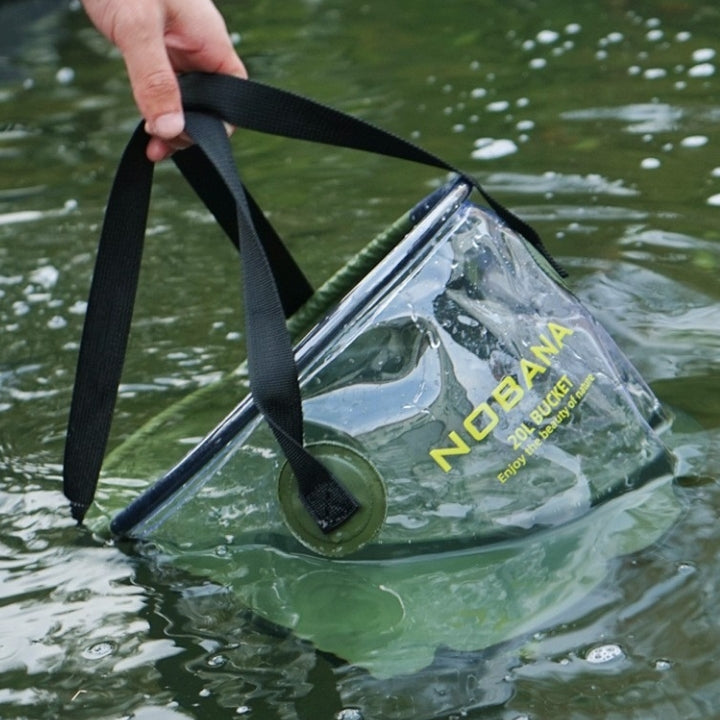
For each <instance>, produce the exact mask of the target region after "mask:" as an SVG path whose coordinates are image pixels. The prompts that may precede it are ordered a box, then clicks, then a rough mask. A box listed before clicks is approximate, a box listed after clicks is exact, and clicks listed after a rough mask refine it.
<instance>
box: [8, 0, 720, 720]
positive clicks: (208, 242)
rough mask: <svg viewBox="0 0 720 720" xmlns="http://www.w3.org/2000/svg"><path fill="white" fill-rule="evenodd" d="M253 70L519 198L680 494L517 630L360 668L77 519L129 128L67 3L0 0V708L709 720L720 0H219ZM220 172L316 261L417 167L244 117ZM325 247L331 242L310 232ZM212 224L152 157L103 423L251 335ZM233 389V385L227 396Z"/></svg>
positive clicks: (148, 405) (718, 686)
mask: <svg viewBox="0 0 720 720" xmlns="http://www.w3.org/2000/svg"><path fill="white" fill-rule="evenodd" d="M220 7H221V8H222V10H223V12H224V13H225V15H226V17H227V19H228V24H229V26H230V28H231V29H232V31H233V32H235V33H237V39H238V43H239V48H240V51H241V53H242V55H243V58H244V59H245V60H246V62H247V65H248V67H249V70H250V72H251V74H252V75H253V76H254V77H256V78H258V79H261V80H265V81H267V82H271V83H273V84H277V85H281V86H283V87H286V88H288V89H291V90H295V91H298V92H302V93H306V94H310V95H313V96H315V97H317V98H318V99H321V100H323V101H325V102H328V103H330V104H333V105H336V106H338V107H340V108H342V109H344V110H348V111H351V112H354V113H357V114H359V115H361V116H362V117H364V118H367V119H369V120H371V121H373V122H376V123H378V124H381V125H383V126H385V127H387V128H388V129H390V130H393V131H395V132H397V133H400V134H402V135H405V136H408V137H411V138H413V139H416V140H417V141H418V142H420V143H422V144H424V145H425V146H426V147H427V148H428V149H430V150H432V151H434V152H436V153H437V154H440V155H442V156H444V157H446V158H447V159H448V160H449V161H450V162H452V163H454V164H457V165H461V166H463V167H466V168H467V169H468V170H469V171H471V172H474V173H476V174H477V175H478V176H479V177H480V178H481V179H482V180H483V181H484V183H485V184H486V186H487V187H488V189H490V190H491V191H492V192H493V193H494V194H495V195H496V196H497V197H498V198H500V199H501V200H502V201H503V202H504V203H505V204H507V205H509V206H510V207H512V208H513V209H515V210H516V211H517V212H518V213H519V214H520V215H521V216H522V217H524V218H525V219H527V220H529V221H531V222H532V223H533V224H534V225H535V226H536V227H537V228H538V230H539V231H540V232H541V234H542V235H543V237H544V238H545V240H546V243H547V245H548V246H549V247H550V248H551V249H552V251H553V252H554V253H555V255H557V256H558V257H559V258H560V259H561V261H562V262H563V263H564V264H565V265H566V266H567V267H568V268H569V269H570V270H571V272H572V276H571V284H572V286H573V288H574V289H575V290H576V291H577V292H578V294H579V295H580V296H581V297H582V298H584V299H585V300H586V301H587V303H588V305H589V306H590V307H592V308H593V309H594V311H595V312H596V314H597V315H598V316H599V317H600V318H601V319H602V320H603V322H604V323H605V324H606V326H607V327H608V329H609V330H610V331H611V333H612V334H613V336H614V337H615V338H616V339H617V341H618V342H619V344H620V345H621V346H622V347H623V349H624V350H625V351H626V352H627V353H628V355H629V356H630V357H631V359H632V360H633V361H634V363H635V364H636V365H637V366H638V368H639V369H640V370H641V372H642V373H643V374H644V375H645V377H646V378H647V380H648V381H649V382H650V384H651V385H652V387H653V389H654V390H655V392H656V393H657V395H658V396H659V397H660V399H661V400H662V401H663V402H665V403H666V404H668V406H670V407H671V408H672V409H673V410H674V412H675V413H676V416H677V421H676V423H675V427H674V429H673V432H672V433H671V436H670V438H669V442H670V444H671V445H672V446H673V448H674V449H675V452H676V454H677V456H678V476H679V477H678V480H677V483H676V486H677V487H676V490H677V495H678V502H679V504H680V505H681V506H682V507H683V508H684V511H683V514H682V516H681V518H680V519H679V520H678V521H677V522H676V523H675V524H674V525H673V527H672V528H671V530H670V531H669V532H668V533H666V534H665V535H664V536H663V537H662V539H661V540H660V541H658V542H657V543H655V544H653V545H652V546H651V547H648V548H647V549H645V550H642V551H640V552H638V553H635V554H633V555H631V556H626V557H623V558H620V559H618V560H617V561H616V562H615V563H614V564H613V565H612V566H611V567H610V568H609V574H608V577H607V579H606V580H605V581H604V583H603V584H602V585H601V586H600V587H599V588H597V589H596V590H595V591H594V592H593V593H592V594H591V595H590V596H589V597H588V598H587V599H586V600H584V601H583V602H582V603H581V604H580V606H578V607H575V608H573V610H572V611H571V612H568V613H566V614H565V615H563V616H561V617H558V618H557V619H556V621H555V622H553V623H552V624H550V625H549V626H545V627H540V628H537V632H536V634H534V635H533V636H532V637H530V638H527V637H524V638H519V639H518V641H517V642H514V643H510V644H509V645H508V646H503V647H500V648H490V649H486V650H484V651H483V650H482V649H478V650H479V652H478V653H474V654H454V653H450V652H442V651H441V652H440V653H439V654H438V656H437V659H436V662H435V664H434V665H433V666H432V667H431V668H429V669H427V670H426V671H423V672H422V673H420V674H419V675H416V676H407V677H402V678H397V679H395V680H392V681H384V682H378V681H375V680H374V679H373V678H371V677H369V676H367V675H366V674H364V673H363V672H361V671H358V670H357V669H355V668H352V667H349V666H346V665H345V664H343V662H342V661H341V660H339V659H337V658H333V657H329V656H325V655H321V654H318V653H316V652H315V651H314V650H313V648H312V647H311V646H309V645H308V644H306V643H303V642H300V641H299V640H297V639H296V638H294V637H293V636H292V635H287V634H279V633H276V632H274V631H273V630H272V629H271V628H267V627H265V626H263V625H262V624H261V623H258V621H257V620H256V619H255V618H252V617H251V616H249V615H248V614H247V613H245V612H243V609H242V608H241V607H238V605H237V603H236V602H235V601H234V599H233V597H232V596H231V595H229V594H228V593H226V592H224V591H223V589H222V588H220V587H217V586H215V585H213V584H211V583H206V582H203V581H200V580H198V579H197V578H195V577H192V576H189V575H185V574H183V573H181V572H179V571H178V570H175V569H173V568H172V567H171V566H160V567H158V566H156V565H154V564H151V563H150V562H149V561H148V560H146V559H145V558H144V557H143V556H142V555H141V554H138V553H136V552H135V551H133V549H132V548H123V549H120V548H117V547H114V546H112V545H110V544H106V543H103V542H101V541H100V540H98V539H97V538H93V537H91V536H89V535H88V534H86V533H83V532H82V531H78V530H77V529H76V528H75V527H74V526H73V524H72V522H71V521H70V520H69V519H68V517H67V511H66V506H65V502H64V500H63V498H62V495H61V493H60V482H61V481H60V474H61V471H60V462H61V457H62V448H63V435H64V430H65V421H66V415H67V410H68V404H69V397H70V390H71V383H72V377H73V371H74V362H75V357H76V351H77V346H78V341H79V337H80V330H81V325H82V318H83V312H84V302H85V298H86V294H87V289H88V286H89V279H90V274H91V271H92V263H93V257H94V251H95V246H96V241H97V240H96V238H97V230H98V224H99V223H100V221H101V219H102V210H103V205H104V202H105V197H106V194H107V189H108V186H109V182H110V179H111V177H112V173H113V170H114V164H115V162H116V161H117V158H118V156H119V153H120V152H121V150H122V147H123V145H124V143H125V142H126V139H127V138H128V136H129V133H130V132H131V130H132V128H133V127H134V126H135V123H136V122H137V117H136V111H135V109H134V107H133V105H132V102H131V99H130V94H129V90H128V87H127V81H126V79H125V76H124V71H123V68H122V64H121V62H120V61H119V59H118V57H117V55H116V53H114V52H113V51H112V50H111V49H110V48H109V47H108V46H107V45H106V44H105V43H104V42H103V41H102V40H101V39H100V38H99V37H98V35H97V33H95V31H93V30H92V29H91V28H90V27H89V25H88V23H87V21H86V20H85V19H84V17H83V15H82V13H81V12H80V11H78V9H77V8H76V7H75V5H74V4H73V3H70V4H65V3H62V4H57V3H50V2H42V0H25V1H22V0H10V1H6V2H3V3H0V168H1V169H2V172H1V173H0V327H1V328H2V338H3V343H2V347H3V350H2V353H1V354H0V507H1V508H2V513H1V514H0V577H1V578H2V584H1V585H0V588H2V589H1V590H0V594H1V596H2V610H1V612H0V673H2V682H1V683H0V716H2V717H4V718H55V717H66V716H70V715H71V714H72V716H73V717H75V718H92V719H97V718H126V717H127V718H129V717H134V718H173V719H174V718H213V719H215V718H224V717H226V718H231V717H238V716H248V717H255V718H262V719H263V720H265V719H268V720H269V719H271V718H283V719H284V718H292V719H294V718H303V719H304V718H313V720H315V719H320V720H322V719H325V718H327V719H330V718H335V717H338V718H342V719H343V720H348V718H353V717H359V716H358V715H353V713H354V712H355V709H357V710H358V711H359V712H360V713H361V714H362V717H364V718H365V719H366V720H370V719H373V720H374V719H377V718H381V719H383V720H384V719H385V718H393V717H398V718H400V717H402V718H414V719H416V720H417V719H419V718H461V717H462V718H464V717H468V718H491V719H493V720H511V719H519V718H533V719H545V718H556V717H572V718H574V719H584V718H593V719H596V718H597V719H599V718H606V719H611V718H618V719H619V718H623V719H624V720H625V719H627V718H647V717H662V718H683V719H692V718H708V717H712V716H713V715H714V714H715V713H716V708H717V707H718V705H720V681H718V678H719V677H720V666H719V660H718V654H717V647H718V644H719V643H720V628H719V627H718V622H717V619H716V616H717V612H716V609H717V607H718V605H719V603H720V572H719V571H718V568H717V562H716V558H717V556H718V552H720V531H719V530H718V523H717V512H718V511H717V508H718V507H720V486H719V482H718V479H719V478H720V473H719V472H718V467H719V466H720V447H719V445H718V439H719V436H718V433H719V428H720V367H719V366H720V352H719V351H720V319H719V318H720V312H719V310H720V307H719V305H720V285H719V284H718V267H719V266H720V240H719V239H718V238H719V237H720V233H719V232H718V217H719V214H720V156H719V155H718V153H717V148H718V146H719V144H720V134H719V133H718V130H717V124H718V123H717V121H718V119H720V103H719V102H718V91H719V90H720V77H718V71H719V70H720V60H719V57H720V56H719V55H718V53H720V45H719V44H718V37H720V10H718V9H717V8H716V7H715V6H714V5H712V4H710V3H702V2H688V3H676V2H632V3H630V2H623V1H622V0H605V1H603V2H590V1H589V0H587V1H581V2H570V1H569V0H565V1H563V2H554V3H547V2H545V3H543V2H539V1H538V2H533V1H531V0H510V1H509V2H505V3H490V2H484V1H482V2H478V0H473V1H471V0H450V1H449V2H444V3H437V2H436V3H430V2H424V1H420V0H397V1H396V2H394V3H374V2H368V3H362V4H361V3H357V4H356V3H348V2H343V1H342V0H313V1H311V0H306V1H304V2H302V1H300V0H292V1H291V2H284V3H270V2H256V3H252V4H250V3H244V4H236V3H231V2H223V3H221V4H220ZM234 142H235V147H236V148H237V151H238V158H239V160H240V164H241V168H242V171H243V173H244V176H245V177H246V178H247V180H248V184H249V185H250V187H251V188H252V189H253V191H254V192H255V194H256V195H257V197H258V198H259V199H260V200H261V202H262V203H263V204H264V205H265V206H266V207H267V209H268V210H270V211H271V212H272V217H273V220H274V222H276V224H277V226H278V227H279V228H280V229H281V230H282V231H283V233H284V235H285V236H286V238H287V240H288V244H289V245H290V247H291V248H292V249H293V250H294V251H295V252H296V253H297V255H298V257H299V258H300V260H301V262H302V264H303V266H304V267H305V268H306V269H307V271H308V274H309V275H310V277H311V278H312V279H313V280H314V281H316V282H317V281H320V280H322V279H323V278H325V277H326V276H327V275H328V274H329V273H330V272H332V271H333V270H334V269H335V268H337V267H339V266H340V265H342V264H343V262H344V261H345V260H347V258H349V257H351V256H352V254H353V253H355V252H356V251H357V250H358V249H360V248H361V247H362V246H363V245H364V244H365V243H366V242H367V240H368V239H369V238H370V237H371V236H372V235H373V234H374V233H375V232H377V231H379V230H380V229H382V228H383V227H384V226H385V225H386V224H387V223H388V222H390V221H391V220H393V219H394V218H395V217H396V216H397V215H398V214H399V213H401V212H402V211H404V209H405V208H407V207H408V206H410V205H411V204H412V203H413V202H414V201H415V200H417V199H418V198H419V197H421V196H422V195H423V194H425V193H426V192H427V190H428V189H429V188H431V187H432V186H433V185H434V184H436V183H437V182H438V180H439V179H441V178H439V177H438V175H437V173H434V172H433V171H426V170H419V171H418V170H417V169H416V168H412V167H410V168H409V167H408V166H406V165H404V164H402V163H397V162H393V161H389V160H383V159H378V158H364V157H360V156H358V155H357V154H353V153H345V152H342V151H336V150H327V149H318V148H311V147H309V146H305V145H301V144H298V145H291V144H289V143H286V142H284V141H280V140H275V139H268V138H261V137H258V136H255V135H246V136H243V135H241V134H240V133H239V134H238V136H237V137H236V139H235V141H234ZM329 248H330V249H331V250H329ZM240 318H241V308H240V299H239V291H238V272H237V265H236V264H235V261H234V257H233V253H232V249H231V247H230V245H229V244H228V243H227V242H226V241H225V240H224V239H223V238H222V237H221V235H220V233H219V232H218V231H217V230H215V229H214V228H213V226H212V224H211V223H210V222H209V219H208V216H207V214H206V213H205V212H204V211H203V210H202V208H200V206H199V205H198V204H197V203H195V202H194V201H193V199H192V197H191V194H190V192H189V191H188V190H187V189H185V188H184V187H183V186H182V183H181V181H180V180H179V179H178V177H177V174H176V172H175V171H174V168H173V167H172V166H171V165H170V164H168V165H167V166H162V167H161V168H159V169H158V172H157V177H156V186H155V190H154V200H153V208H152V214H151V220H150V233H149V239H148V248H147V253H146V257H145V260H144V266H143V276H142V279H141V287H140V291H139V298H138V306H137V311H136V317H135V324H134V328H133V335H132V339H131V349H130V354H129V356H128V360H127V364H126V369H125V374H124V376H123V385H122V388H121V398H120V402H119V404H118V409H117V415H116V418H115V424H114V427H113V436H112V440H111V442H112V444H113V445H116V444H118V443H119V442H120V441H121V440H122V439H123V438H124V437H126V436H127V435H128V434H129V433H131V432H132V430H133V429H135V428H136V427H138V426H139V425H140V424H141V423H142V422H143V421H144V420H146V419H147V418H149V417H152V416H153V415H154V414H155V413H156V412H157V411H158V410H159V409H161V408H163V407H166V406H167V405H169V404H170V403H171V402H173V401H174V400H177V399H179V398H180V397H182V396H183V395H184V394H185V393H187V392H189V391H190V390H192V389H195V388H197V387H201V386H203V385H204V384H207V383H209V382H212V381H213V380H214V379H216V378H217V377H219V376H220V375H222V374H223V373H226V372H228V371H230V370H232V369H233V368H234V367H235V366H236V365H237V363H238V361H239V360H240V359H241V358H242V354H243V329H242V324H241V322H240ZM228 409H229V408H228Z"/></svg>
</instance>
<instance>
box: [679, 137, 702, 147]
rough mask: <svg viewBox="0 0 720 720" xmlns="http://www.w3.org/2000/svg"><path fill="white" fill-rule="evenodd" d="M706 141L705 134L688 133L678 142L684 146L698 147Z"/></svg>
mask: <svg viewBox="0 0 720 720" xmlns="http://www.w3.org/2000/svg"><path fill="white" fill-rule="evenodd" d="M707 143H708V138H707V137H706V136H705V135H688V137H686V138H683V139H682V140H681V141H680V144H681V145H682V146H683V147H686V148H699V147H702V146H703V145H707Z"/></svg>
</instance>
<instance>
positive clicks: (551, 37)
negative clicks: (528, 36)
mask: <svg viewBox="0 0 720 720" xmlns="http://www.w3.org/2000/svg"><path fill="white" fill-rule="evenodd" d="M559 37H560V33H557V32H555V31H554V30H541V31H540V32H539V33H538V34H537V35H536V38H537V41H538V42H539V43H542V44H543V45H551V44H552V43H554V42H555V41H556V40H557V39H558V38H559Z"/></svg>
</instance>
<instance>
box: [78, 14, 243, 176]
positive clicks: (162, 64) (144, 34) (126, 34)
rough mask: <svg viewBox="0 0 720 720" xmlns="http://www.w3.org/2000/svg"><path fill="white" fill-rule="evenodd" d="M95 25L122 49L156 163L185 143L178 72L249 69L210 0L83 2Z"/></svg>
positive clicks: (239, 72) (149, 151) (231, 72)
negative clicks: (239, 55)
mask: <svg viewBox="0 0 720 720" xmlns="http://www.w3.org/2000/svg"><path fill="white" fill-rule="evenodd" d="M83 5H84V7H85V11H86V13H87V15H88V17H89V18H90V20H91V21H92V23H93V24H94V25H95V27H96V28H97V29H98V30H99V31H100V32H101V33H102V34H103V35H105V37H107V38H108V39H109V40H110V41H111V42H112V43H113V44H114V45H115V46H117V48H118V49H119V50H120V52H121V53H122V56H123V58H124V60H125V66H126V67H127V72H128V76H129V78H130V84H131V86H132V91H133V96H134V98H135V102H136V104H137V106H138V109H139V110H140V113H141V114H142V116H143V117H144V118H145V128H146V130H147V132H148V134H150V135H151V136H152V138H151V140H150V142H149V143H148V147H147V157H148V159H150V160H152V161H153V162H158V161H160V160H163V159H165V158H166V157H168V156H169V155H171V154H172V152H173V151H174V150H178V149H180V148H183V147H187V145H188V144H189V143H188V139H187V136H185V135H184V134H183V128H184V125H185V119H184V116H183V111H182V105H181V101H180V90H179V87H178V82H177V74H178V73H183V72H189V71H193V70H196V71H201V72H209V73H225V74H228V75H235V76H237V77H242V78H246V77H247V72H246V70H245V66H244V65H243V63H242V61H241V60H240V58H239V57H238V55H237V53H236V52H235V49H234V47H233V44H232V41H231V39H230V36H229V35H228V31H227V28H226V26H225V21H224V20H223V18H222V16H221V15H220V12H219V11H218V9H217V8H216V7H215V5H213V3H212V2H211V0H83Z"/></svg>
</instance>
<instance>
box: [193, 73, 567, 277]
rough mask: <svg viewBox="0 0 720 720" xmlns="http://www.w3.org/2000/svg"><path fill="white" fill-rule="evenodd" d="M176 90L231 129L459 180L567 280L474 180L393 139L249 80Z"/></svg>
mask: <svg viewBox="0 0 720 720" xmlns="http://www.w3.org/2000/svg"><path fill="white" fill-rule="evenodd" d="M180 85H181V88H182V94H183V103H184V105H185V107H186V108H188V109H191V110H199V111H201V112H209V113H212V114H215V115H218V116H219V117H221V118H223V119H224V120H226V121H227V122H229V123H231V124H233V125H235V126H237V127H242V128H246V129H248V130H257V131H260V132H264V133H269V134H271V135H281V136H283V137H288V138H294V139H297V140H310V141H312V142H318V143H324V144H326V145H335V146H338V147H346V148H353V149H355V150H365V151H367V152H371V153H375V154H378V155H387V156H390V157H395V158H398V159H401V160H409V161H411V162H416V163H420V164H423V165H429V166H431V167H436V168H440V169H442V170H448V171H450V172H453V173H455V174H457V175H460V176H462V177H463V178H465V180H467V182H468V183H470V184H471V185H472V186H473V187H474V188H475V189H476V190H477V191H478V192H479V193H480V194H481V195H482V196H483V198H484V199H485V201H486V202H487V203H488V205H489V206H490V207H491V208H492V209H493V210H494V211H495V213H496V214H497V215H498V216H499V217H500V218H502V220H503V221H504V222H505V224H506V225H508V226H509V227H510V228H511V229H512V230H514V231H515V232H517V233H518V234H520V235H522V236H523V237H524V238H525V239H526V240H527V241H528V242H529V243H530V244H531V245H533V246H534V247H535V248H536V249H537V250H538V252H540V254H541V255H543V257H545V259H546V260H547V261H548V263H549V264H550V265H551V266H552V267H553V268H554V270H555V271H556V272H557V273H558V274H559V275H560V276H561V277H566V276H567V273H566V272H565V270H564V269H563V268H562V266H560V265H559V264H558V263H557V261H556V260H555V259H554V258H553V257H552V255H551V254H550V253H549V252H548V250H547V249H546V248H545V246H544V244H543V242H542V240H541V239H540V236H539V235H538V233H537V232H536V231H535V229H534V228H532V227H531V226H530V225H528V224H527V223H526V222H525V221H524V220H521V219H520V218H519V217H517V215H515V214H514V213H512V212H511V211H510V210H508V209H507V208H506V207H504V206H503V205H501V204H500V203H499V202H497V200H495V199H494V198H493V197H491V196H490V195H489V194H488V193H487V192H485V190H484V189H483V187H482V185H481V184H480V183H479V182H478V181H477V180H476V179H475V178H474V177H472V176H471V175H468V174H467V173H465V172H464V171H462V170H460V169H458V168H456V167H454V166H453V165H451V164H450V163H447V162H445V160H443V159H441V158H439V157H438V156H437V155H433V154H432V153H430V152H427V151H426V150H424V149H423V148H421V147H419V146H417V145H415V144H413V143H411V142H408V141H407V140H404V139H403V138H400V137H398V136H397V135H393V134H392V133H389V132H387V131H386V130H383V129H381V128H379V127H376V126H375V125H372V124H371V123H368V122H366V121H364V120H360V119H359V118H356V117H354V116H352V115H347V114H346V113H343V112H341V111H339V110H335V109H334V108H331V107H329V106H327V105H323V104H321V103H318V102H315V101H314V100H310V99H309V98H306V97H303V96H302V95H296V94H294V93H290V92H288V91H286V90H280V89H278V88H274V87H272V86H270V85H264V84H262V83H258V82H254V81H251V80H242V79H239V78H234V77H229V76H227V75H206V74H203V73H190V74H188V75H185V76H184V77H182V78H181V80H180Z"/></svg>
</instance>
